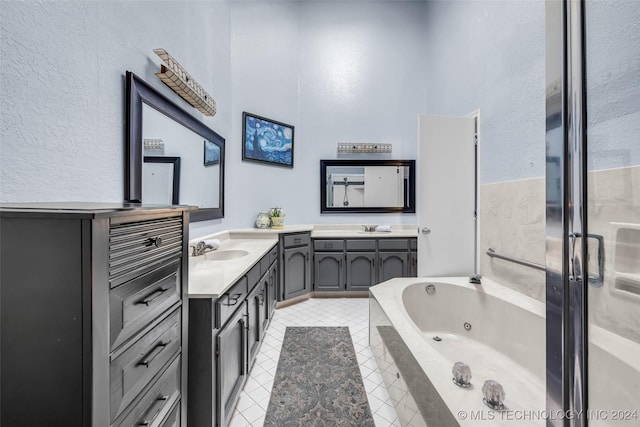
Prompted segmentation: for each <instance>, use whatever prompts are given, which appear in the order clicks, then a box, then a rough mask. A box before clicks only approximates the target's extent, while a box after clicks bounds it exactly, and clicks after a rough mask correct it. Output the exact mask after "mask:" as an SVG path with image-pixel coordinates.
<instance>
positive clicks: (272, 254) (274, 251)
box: [269, 246, 278, 265]
mask: <svg viewBox="0 0 640 427" xmlns="http://www.w3.org/2000/svg"><path fill="white" fill-rule="evenodd" d="M277 260H278V246H275V247H274V248H273V249H271V252H269V265H271V264H273V263H274V262H276V261H277Z"/></svg>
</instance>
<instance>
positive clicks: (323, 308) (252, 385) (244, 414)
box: [230, 298, 400, 427]
mask: <svg viewBox="0 0 640 427" xmlns="http://www.w3.org/2000/svg"><path fill="white" fill-rule="evenodd" d="M287 326H348V327H349V331H350V332H351V339H352V340H353V345H354V347H355V350H356V356H357V358H358V363H359V364H360V372H361V374H362V379H363V382H364V387H365V389H366V390H367V398H368V399H369V406H370V407H371V412H372V413H373V419H374V420H375V423H376V427H400V421H398V418H397V416H396V412H395V410H394V409H393V404H392V403H391V400H390V399H389V394H388V393H387V389H386V387H385V385H384V382H383V381H382V377H381V376H380V372H379V371H378V366H377V365H376V361H375V359H374V357H373V353H371V349H370V348H369V300H368V299H367V298H315V299H313V298H312V299H309V300H307V301H304V302H301V303H299V304H295V305H292V306H289V307H285V308H279V309H277V310H276V311H275V315H274V317H273V320H272V321H271V325H270V326H269V328H268V329H267V334H266V335H265V338H264V341H263V343H262V347H261V348H260V352H259V353H258V356H257V357H256V362H255V364H254V365H253V368H252V369H251V373H250V375H249V379H248V380H247V383H246V385H245V387H244V390H243V391H242V393H241V394H240V399H239V400H238V405H237V406H236V410H235V412H234V414H233V418H232V419H231V423H230V427H246V426H252V427H258V426H262V424H263V422H264V417H265V414H266V412H267V407H268V406H269V397H270V396H271V388H272V387H273V379H274V377H275V374H276V369H277V367H278V358H279V357H280V348H281V347H282V340H283V339H284V332H285V329H286V328H287Z"/></svg>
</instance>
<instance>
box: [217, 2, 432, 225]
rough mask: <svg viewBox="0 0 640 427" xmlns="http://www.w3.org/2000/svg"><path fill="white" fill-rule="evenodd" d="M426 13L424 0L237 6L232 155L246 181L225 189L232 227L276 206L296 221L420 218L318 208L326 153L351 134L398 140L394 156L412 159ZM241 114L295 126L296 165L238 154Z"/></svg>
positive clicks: (420, 98)
mask: <svg viewBox="0 0 640 427" xmlns="http://www.w3.org/2000/svg"><path fill="white" fill-rule="evenodd" d="M423 11H424V4H423V3H421V2H356V3H353V2H262V3H254V2H238V3H235V4H234V5H233V8H232V13H231V23H232V24H231V25H232V31H231V33H232V40H231V46H232V49H231V53H232V55H231V68H232V80H231V86H232V111H233V120H232V133H231V144H230V146H229V147H228V150H229V151H228V157H227V159H228V165H229V167H230V171H231V172H230V173H231V174H233V176H234V177H238V178H239V179H234V180H233V182H230V183H229V185H228V186H227V190H228V193H227V199H226V200H227V203H228V204H229V205H228V206H230V212H233V213H234V216H233V217H229V222H227V223H228V224H233V226H241V227H246V226H251V225H252V224H253V222H254V221H255V217H256V214H257V212H258V211H259V210H265V209H267V208H269V207H272V206H276V205H278V206H281V207H283V209H284V210H285V213H286V215H287V220H286V221H287V222H289V223H298V224H299V223H325V222H339V223H354V222H355V223H364V222H373V223H381V222H385V223H401V222H404V223H415V221H416V218H415V215H384V216H381V215H357V216H354V215H320V200H319V199H320V197H319V196H320V195H319V191H320V190H319V188H320V181H319V176H320V162H319V160H320V159H335V158H336V157H337V153H336V146H337V142H339V141H353V140H364V141H368V140H372V141H383V142H391V143H393V144H394V147H393V148H394V152H393V155H392V157H393V158H411V159H413V158H415V155H416V140H417V126H416V120H415V118H416V117H417V115H418V114H419V113H420V112H421V111H423V109H424V100H425V94H424V87H425V85H424V82H423V78H422V69H423V63H424V60H423V56H422V54H421V47H420V46H421V43H420V42H421V40H422V38H421V34H422V31H423V30H422V23H423V19H422V16H423ZM242 111H248V112H251V113H254V114H258V115H261V116H265V117H269V118H273V119H275V120H278V121H282V122H285V123H288V124H291V125H294V126H295V141H294V168H293V169H286V168H279V167H274V166H269V165H261V164H256V163H249V162H241V161H240V159H241V150H242V147H241V144H242V120H241V117H242ZM367 157H371V156H358V158H367ZM389 157H391V156H388V157H387V158H389ZM225 222H226V221H225ZM225 225H226V224H225Z"/></svg>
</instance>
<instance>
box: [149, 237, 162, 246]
mask: <svg viewBox="0 0 640 427" xmlns="http://www.w3.org/2000/svg"><path fill="white" fill-rule="evenodd" d="M161 244H162V237H150V238H149V240H147V246H155V247H156V248H159V247H160V245H161Z"/></svg>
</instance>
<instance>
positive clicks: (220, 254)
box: [203, 250, 249, 261]
mask: <svg viewBox="0 0 640 427" xmlns="http://www.w3.org/2000/svg"><path fill="white" fill-rule="evenodd" d="M246 255H249V252H247V251H243V250H228V251H212V252H207V253H205V254H204V255H203V256H204V257H205V259H210V260H215V261H225V260H230V259H237V258H242V257H243V256H246Z"/></svg>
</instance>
